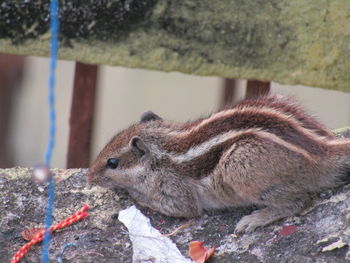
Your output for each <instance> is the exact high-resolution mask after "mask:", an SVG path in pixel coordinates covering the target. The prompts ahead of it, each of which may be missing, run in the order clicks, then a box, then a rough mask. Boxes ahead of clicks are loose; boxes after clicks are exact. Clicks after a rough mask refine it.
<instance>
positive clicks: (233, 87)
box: [220, 79, 238, 108]
mask: <svg viewBox="0 0 350 263" xmlns="http://www.w3.org/2000/svg"><path fill="white" fill-rule="evenodd" d="M237 86H238V83H237V79H224V85H223V92H222V98H221V103H220V104H221V108H225V107H226V106H229V105H231V104H232V103H233V101H234V100H235V96H236V92H237Z"/></svg>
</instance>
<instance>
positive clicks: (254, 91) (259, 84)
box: [246, 80, 270, 99]
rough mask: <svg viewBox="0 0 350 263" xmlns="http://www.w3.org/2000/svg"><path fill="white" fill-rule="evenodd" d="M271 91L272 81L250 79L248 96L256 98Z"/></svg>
mask: <svg viewBox="0 0 350 263" xmlns="http://www.w3.org/2000/svg"><path fill="white" fill-rule="evenodd" d="M269 92H270V82H265V81H258V80H248V82H247V92H246V98H248V99H249V98H256V97H260V96H263V95H266V94H268V93H269Z"/></svg>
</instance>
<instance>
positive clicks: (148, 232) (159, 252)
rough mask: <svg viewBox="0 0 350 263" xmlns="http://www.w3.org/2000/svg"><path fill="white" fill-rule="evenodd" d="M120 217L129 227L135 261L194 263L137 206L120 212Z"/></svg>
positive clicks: (136, 262)
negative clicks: (154, 226) (152, 224)
mask: <svg viewBox="0 0 350 263" xmlns="http://www.w3.org/2000/svg"><path fill="white" fill-rule="evenodd" d="M118 219H119V220H120V221H121V222H122V223H123V224H124V225H125V226H126V227H127V228H128V230H129V236H130V240H131V242H132V245H133V257H132V262H133V263H146V262H147V263H151V262H152V263H193V261H191V260H190V259H187V258H185V257H184V256H182V255H181V253H180V251H179V249H178V248H177V247H176V245H175V244H174V243H173V242H172V241H171V240H170V239H169V238H167V237H165V236H163V235H162V234H161V233H160V232H159V231H158V230H157V229H155V228H153V227H152V226H151V223H150V220H149V218H147V217H145V216H144V215H143V214H142V213H141V212H140V210H138V209H137V208H136V207H135V206H131V207H129V208H127V209H125V210H122V211H120V212H119V216H118Z"/></svg>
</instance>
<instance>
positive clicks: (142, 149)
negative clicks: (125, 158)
mask: <svg viewBox="0 0 350 263" xmlns="http://www.w3.org/2000/svg"><path fill="white" fill-rule="evenodd" d="M130 147H131V149H132V151H133V152H134V153H135V154H136V155H137V157H138V158H141V157H142V156H144V155H146V154H148V153H149V149H148V147H147V146H146V144H145V143H144V142H143V141H142V140H141V139H140V137H138V136H134V137H132V138H131V140H130Z"/></svg>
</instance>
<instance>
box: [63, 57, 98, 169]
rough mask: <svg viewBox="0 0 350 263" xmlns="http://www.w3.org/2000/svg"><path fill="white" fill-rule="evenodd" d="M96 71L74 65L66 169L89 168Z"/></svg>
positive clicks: (78, 63)
mask: <svg viewBox="0 0 350 263" xmlns="http://www.w3.org/2000/svg"><path fill="white" fill-rule="evenodd" d="M97 71H98V67H97V66H96V65H88V64H84V63H80V62H77V63H76V64H75V76H74V88H73V98H72V107H71V113H70V119H69V123H70V133H69V144H68V154H67V168H86V167H88V166H89V161H90V149H91V137H92V126H93V117H94V108H95V94H96V82H97Z"/></svg>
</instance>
